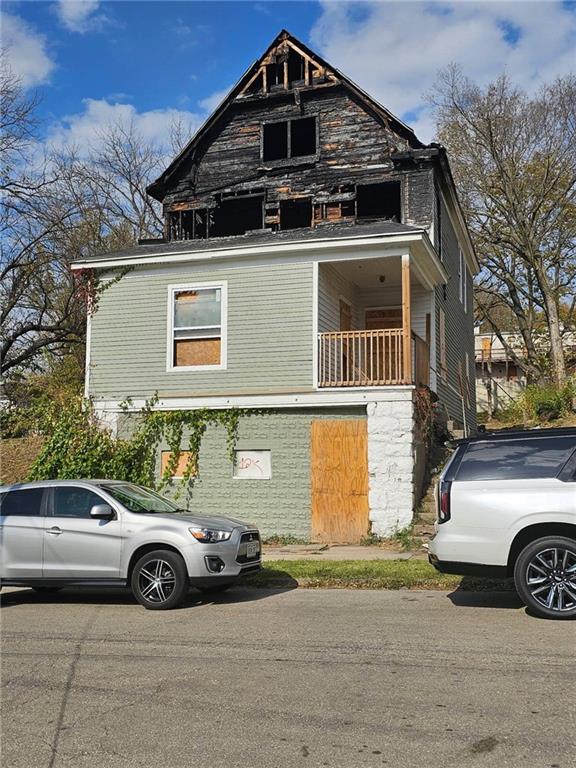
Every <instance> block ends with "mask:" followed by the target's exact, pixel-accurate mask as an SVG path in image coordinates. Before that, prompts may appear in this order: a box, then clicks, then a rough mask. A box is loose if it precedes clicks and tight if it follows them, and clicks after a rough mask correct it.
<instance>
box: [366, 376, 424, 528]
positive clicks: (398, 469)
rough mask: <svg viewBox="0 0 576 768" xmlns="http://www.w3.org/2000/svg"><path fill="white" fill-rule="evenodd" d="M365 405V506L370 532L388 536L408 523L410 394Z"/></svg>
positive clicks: (412, 446)
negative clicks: (368, 517) (367, 504)
mask: <svg viewBox="0 0 576 768" xmlns="http://www.w3.org/2000/svg"><path fill="white" fill-rule="evenodd" d="M390 394H391V396H390V399H389V400H386V401H383V402H373V403H369V404H368V407H367V415H368V476H369V477H368V483H369V490H368V502H369V506H370V521H371V524H372V531H373V532H374V533H375V534H377V535H378V536H391V535H393V534H394V532H395V531H397V530H401V529H403V528H406V527H407V526H408V525H410V523H411V522H412V518H413V510H414V490H415V489H414V476H415V447H416V446H415V433H414V404H413V401H412V390H404V391H397V392H394V393H392V392H391V393H390Z"/></svg>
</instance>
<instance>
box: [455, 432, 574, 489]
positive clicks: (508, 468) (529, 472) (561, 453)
mask: <svg viewBox="0 0 576 768" xmlns="http://www.w3.org/2000/svg"><path fill="white" fill-rule="evenodd" d="M575 447H576V439H575V438H574V437H556V438H545V437H543V438H533V437H531V438H528V439H524V440H506V441H505V442H504V441H494V442H492V443H490V442H486V443H484V442H482V443H472V444H471V445H469V446H468V449H467V451H466V453H465V454H464V457H463V459H462V462H461V464H460V468H459V470H458V476H457V479H458V480H523V479H529V478H545V477H556V475H557V474H558V473H559V471H560V470H561V468H562V466H563V465H564V464H565V463H566V461H567V460H568V458H569V456H570V454H571V453H572V451H573V450H574V448H575Z"/></svg>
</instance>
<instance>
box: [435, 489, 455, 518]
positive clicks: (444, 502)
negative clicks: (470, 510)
mask: <svg viewBox="0 0 576 768" xmlns="http://www.w3.org/2000/svg"><path fill="white" fill-rule="evenodd" d="M451 485H452V483H451V482H450V481H448V480H443V481H442V482H441V483H440V493H439V496H440V504H439V507H438V522H439V523H445V522H446V521H447V520H450V486H451Z"/></svg>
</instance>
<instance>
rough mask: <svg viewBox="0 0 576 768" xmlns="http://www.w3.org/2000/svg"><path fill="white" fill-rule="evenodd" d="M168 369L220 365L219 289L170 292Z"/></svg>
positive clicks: (220, 314)
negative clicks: (171, 299)
mask: <svg viewBox="0 0 576 768" xmlns="http://www.w3.org/2000/svg"><path fill="white" fill-rule="evenodd" d="M172 311H173V339H172V345H173V349H172V367H175V368H178V367H195V366H220V365H222V288H220V287H210V288H208V287H206V288H186V289H182V290H175V291H174V292H173V308H172Z"/></svg>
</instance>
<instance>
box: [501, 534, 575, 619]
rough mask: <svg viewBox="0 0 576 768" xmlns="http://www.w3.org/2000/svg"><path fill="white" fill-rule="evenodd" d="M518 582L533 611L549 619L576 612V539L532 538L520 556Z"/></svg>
mask: <svg viewBox="0 0 576 768" xmlns="http://www.w3.org/2000/svg"><path fill="white" fill-rule="evenodd" d="M514 583H515V585H516V590H517V591H518V594H519V595H520V598H521V599H522V601H523V602H524V603H525V605H526V606H527V607H528V609H529V610H530V611H531V612H532V613H533V614H535V615H537V616H541V617H543V618H547V619H570V618H573V617H574V616H576V541H575V540H574V539H570V538H568V537H567V536H546V537H544V538H541V539H536V541H532V542H531V543H530V544H528V545H527V546H526V547H524V549H523V550H522V552H520V555H519V556H518V559H517V560H516V564H515V566H514Z"/></svg>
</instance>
